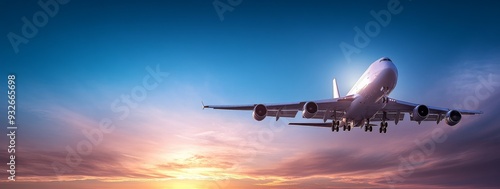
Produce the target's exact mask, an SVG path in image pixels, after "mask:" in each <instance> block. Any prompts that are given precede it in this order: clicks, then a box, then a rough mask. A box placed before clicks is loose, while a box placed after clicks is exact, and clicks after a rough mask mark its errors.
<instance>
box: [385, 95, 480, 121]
mask: <svg viewBox="0 0 500 189" xmlns="http://www.w3.org/2000/svg"><path fill="white" fill-rule="evenodd" d="M419 105H420V104H415V103H411V102H406V101H402V100H396V99H393V98H389V99H388V102H387V105H386V106H385V108H383V109H382V110H381V111H380V112H387V114H396V115H397V114H399V113H410V115H411V114H412V113H413V111H414V109H415V107H417V106H419ZM427 108H428V110H429V112H428V116H427V118H425V119H424V120H420V121H436V122H437V123H439V122H440V121H442V120H443V119H444V118H445V116H446V114H447V113H449V112H450V111H452V110H453V109H450V108H441V107H435V106H427ZM456 111H458V112H460V114H461V115H475V114H482V112H481V111H474V110H462V109H457V110H456ZM396 117H397V116H396ZM388 120H392V119H388ZM410 120H412V121H418V120H416V119H415V116H410ZM396 123H397V122H396Z"/></svg>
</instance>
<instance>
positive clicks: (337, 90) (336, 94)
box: [333, 78, 340, 98]
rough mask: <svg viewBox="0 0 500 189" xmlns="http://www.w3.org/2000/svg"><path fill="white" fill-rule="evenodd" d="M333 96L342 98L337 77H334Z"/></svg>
mask: <svg viewBox="0 0 500 189" xmlns="http://www.w3.org/2000/svg"><path fill="white" fill-rule="evenodd" d="M333 98H340V93H339V87H338V86H337V80H336V79H335V78H333Z"/></svg>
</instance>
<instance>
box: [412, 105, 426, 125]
mask: <svg viewBox="0 0 500 189" xmlns="http://www.w3.org/2000/svg"><path fill="white" fill-rule="evenodd" d="M427 116H429V108H427V106H425V105H418V106H416V107H415V108H414V109H413V114H412V117H413V120H415V121H423V120H424V119H426V118H427Z"/></svg>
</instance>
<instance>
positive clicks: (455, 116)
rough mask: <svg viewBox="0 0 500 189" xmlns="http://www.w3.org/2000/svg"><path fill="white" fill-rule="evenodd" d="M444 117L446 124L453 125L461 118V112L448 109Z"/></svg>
mask: <svg viewBox="0 0 500 189" xmlns="http://www.w3.org/2000/svg"><path fill="white" fill-rule="evenodd" d="M444 119H445V121H446V124H448V125H449V126H454V125H456V124H457V123H458V122H460V120H461V119H462V114H461V113H460V112H459V111H457V110H450V111H448V112H447V113H446V117H445V118H444Z"/></svg>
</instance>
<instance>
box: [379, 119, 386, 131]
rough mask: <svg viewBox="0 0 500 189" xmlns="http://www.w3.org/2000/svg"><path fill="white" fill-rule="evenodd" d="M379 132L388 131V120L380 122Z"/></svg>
mask: <svg viewBox="0 0 500 189" xmlns="http://www.w3.org/2000/svg"><path fill="white" fill-rule="evenodd" d="M379 132H380V133H382V132H383V133H387V122H385V121H382V122H380V129H379Z"/></svg>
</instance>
